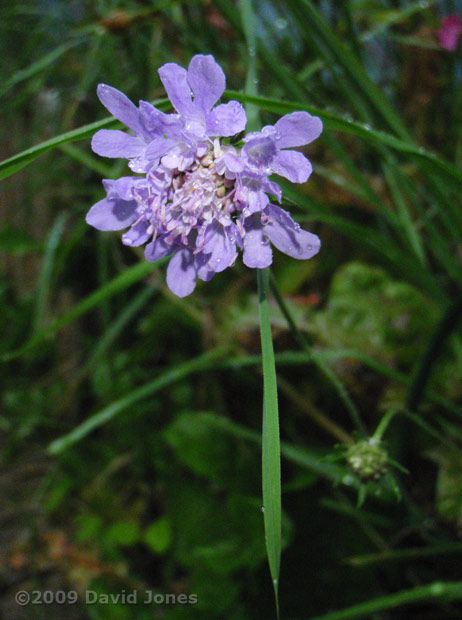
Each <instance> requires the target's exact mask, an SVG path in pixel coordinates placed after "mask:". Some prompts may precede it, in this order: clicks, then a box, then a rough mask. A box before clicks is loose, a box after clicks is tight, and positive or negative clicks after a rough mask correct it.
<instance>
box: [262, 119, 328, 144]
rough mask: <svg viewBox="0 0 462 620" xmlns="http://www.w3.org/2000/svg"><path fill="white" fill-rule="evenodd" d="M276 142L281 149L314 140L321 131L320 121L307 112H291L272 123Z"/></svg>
mask: <svg viewBox="0 0 462 620" xmlns="http://www.w3.org/2000/svg"><path fill="white" fill-rule="evenodd" d="M274 129H275V130H276V136H275V139H276V144H277V146H278V148H280V149H283V148H287V147H293V146H303V145H304V144H309V143H310V142H313V140H316V138H318V137H319V136H320V134H321V132H322V121H321V119H320V118H318V117H317V116H311V114H308V112H291V113H290V114H286V115H285V116H283V117H282V118H280V119H279V120H278V121H277V123H276V124H275V125H274Z"/></svg>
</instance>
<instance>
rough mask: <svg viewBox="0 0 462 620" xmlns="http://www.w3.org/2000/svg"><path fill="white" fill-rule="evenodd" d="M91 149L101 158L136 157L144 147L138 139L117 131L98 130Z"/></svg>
mask: <svg viewBox="0 0 462 620" xmlns="http://www.w3.org/2000/svg"><path fill="white" fill-rule="evenodd" d="M91 148H92V149H93V151H94V152H95V153H97V154H98V155H102V156H103V157H125V158H126V159H130V158H131V157H137V156H138V155H140V153H142V152H143V150H144V148H146V145H145V144H144V142H143V141H142V140H140V138H135V137H134V136H131V135H130V134H128V133H125V132H124V131H120V130H119V129H100V130H99V131H97V132H96V133H95V135H94V136H93V138H92V141H91Z"/></svg>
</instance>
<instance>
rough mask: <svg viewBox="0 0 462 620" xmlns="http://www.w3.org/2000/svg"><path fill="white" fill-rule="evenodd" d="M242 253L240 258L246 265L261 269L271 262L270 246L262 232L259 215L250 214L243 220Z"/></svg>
mask: <svg viewBox="0 0 462 620" xmlns="http://www.w3.org/2000/svg"><path fill="white" fill-rule="evenodd" d="M245 228H246V231H245V236H244V254H243V256H242V260H243V261H244V264H245V265H247V267H257V268H258V269H263V268H264V267H268V265H271V263H272V262H273V252H272V250H271V246H270V244H269V242H268V239H267V238H266V236H265V234H264V233H263V228H262V225H261V223H260V217H259V216H251V217H249V218H247V220H246V222H245Z"/></svg>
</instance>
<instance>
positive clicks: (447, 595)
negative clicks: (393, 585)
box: [312, 581, 462, 620]
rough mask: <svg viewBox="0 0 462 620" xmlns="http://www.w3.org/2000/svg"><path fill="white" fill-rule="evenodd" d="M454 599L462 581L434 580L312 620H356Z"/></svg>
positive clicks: (458, 596)
mask: <svg viewBox="0 0 462 620" xmlns="http://www.w3.org/2000/svg"><path fill="white" fill-rule="evenodd" d="M432 599H433V600H434V601H439V600H440V599H442V600H444V601H456V600H460V599H462V582H461V581H455V582H446V583H445V582H444V581H435V582H434V583H430V584H428V585H425V586H416V587H415V588H412V589H410V590H401V592H396V593H395V594H389V595H388V596H380V597H378V598H373V599H370V600H369V601H365V602H364V603H360V604H359V605H353V606H352V607H347V608H346V609H341V610H339V611H333V612H331V613H328V614H325V615H324V616H319V617H317V618H313V619H312V620H349V619H351V620H358V618H365V617H368V618H370V617H371V614H373V613H376V612H379V611H383V610H385V609H395V608H396V607H401V606H402V605H410V604H412V603H420V602H421V601H428V600H432Z"/></svg>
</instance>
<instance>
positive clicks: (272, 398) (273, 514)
mask: <svg viewBox="0 0 462 620" xmlns="http://www.w3.org/2000/svg"><path fill="white" fill-rule="evenodd" d="M257 280H258V296H259V310H260V336H261V348H262V362H263V429H262V484H263V510H264V512H263V518H264V523H265V537H266V548H267V552H268V562H269V566H270V572H271V577H272V579H273V587H274V593H275V597H276V605H277V606H278V585H279V568H280V562H281V455H280V450H281V449H280V445H279V413H278V395H277V381H276V365H275V361H274V351H273V337H272V334H271V321H270V314H269V306H268V294H269V270H268V269H257ZM278 615H279V614H278Z"/></svg>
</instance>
